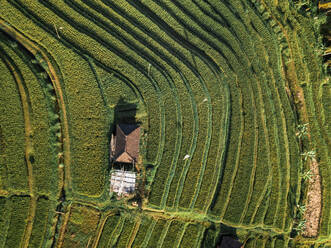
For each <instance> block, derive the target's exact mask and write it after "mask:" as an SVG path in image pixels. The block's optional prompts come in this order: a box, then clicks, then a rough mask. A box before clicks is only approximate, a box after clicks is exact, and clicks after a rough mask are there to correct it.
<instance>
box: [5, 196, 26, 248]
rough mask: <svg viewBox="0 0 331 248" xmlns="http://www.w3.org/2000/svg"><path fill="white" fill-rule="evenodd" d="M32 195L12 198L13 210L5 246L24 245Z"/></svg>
mask: <svg viewBox="0 0 331 248" xmlns="http://www.w3.org/2000/svg"><path fill="white" fill-rule="evenodd" d="M29 203H30V197H20V196H13V197H11V198H10V208H11V210H9V209H8V211H10V212H11V217H10V221H9V224H8V231H7V238H6V243H5V247H20V246H22V245H23V242H24V240H23V236H24V232H25V227H26V220H27V217H28V213H29Z"/></svg>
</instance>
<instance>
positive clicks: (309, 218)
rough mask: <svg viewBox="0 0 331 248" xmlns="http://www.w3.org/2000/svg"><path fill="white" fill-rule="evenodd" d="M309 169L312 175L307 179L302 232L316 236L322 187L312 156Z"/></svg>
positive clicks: (307, 235) (305, 234) (316, 164)
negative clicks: (304, 223) (304, 225)
mask: <svg viewBox="0 0 331 248" xmlns="http://www.w3.org/2000/svg"><path fill="white" fill-rule="evenodd" d="M310 170H311V172H312V174H313V175H312V177H311V180H310V181H309V186H308V193H307V203H306V211H305V215H304V219H305V220H306V227H305V230H304V232H303V236H305V237H316V236H317V235H318V227H319V220H320V215H321V208H322V201H321V200H322V199H321V198H322V197H321V196H322V189H321V177H320V175H319V171H318V163H317V161H316V159H314V158H313V159H312V160H311V163H310Z"/></svg>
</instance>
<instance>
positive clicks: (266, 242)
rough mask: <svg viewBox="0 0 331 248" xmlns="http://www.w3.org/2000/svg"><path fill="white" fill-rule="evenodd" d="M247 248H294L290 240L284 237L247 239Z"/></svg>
mask: <svg viewBox="0 0 331 248" xmlns="http://www.w3.org/2000/svg"><path fill="white" fill-rule="evenodd" d="M243 247H245V248H271V247H274V248H285V247H292V245H291V244H290V243H289V239H288V238H286V237H284V236H276V237H268V236H266V237H263V236H260V237H259V236H257V237H253V238H247V240H245V242H244V246H243Z"/></svg>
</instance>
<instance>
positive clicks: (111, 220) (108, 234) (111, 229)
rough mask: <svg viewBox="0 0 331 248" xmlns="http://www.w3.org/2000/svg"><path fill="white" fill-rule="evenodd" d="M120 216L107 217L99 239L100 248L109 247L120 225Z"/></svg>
mask: <svg viewBox="0 0 331 248" xmlns="http://www.w3.org/2000/svg"><path fill="white" fill-rule="evenodd" d="M120 219H121V217H120V216H119V215H111V216H109V217H107V219H106V221H105V224H104V226H103V229H102V233H101V236H100V239H99V243H98V247H107V246H108V244H109V242H110V240H111V238H112V236H113V235H114V233H115V232H116V228H117V226H118V225H119V223H120Z"/></svg>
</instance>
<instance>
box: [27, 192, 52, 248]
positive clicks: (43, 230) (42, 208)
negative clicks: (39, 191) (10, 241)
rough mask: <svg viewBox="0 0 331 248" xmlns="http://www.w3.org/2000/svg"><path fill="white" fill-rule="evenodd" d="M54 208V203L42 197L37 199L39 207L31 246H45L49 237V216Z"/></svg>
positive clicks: (30, 242) (34, 221)
mask: <svg viewBox="0 0 331 248" xmlns="http://www.w3.org/2000/svg"><path fill="white" fill-rule="evenodd" d="M52 208H54V203H52V202H51V201H49V200H47V199H44V198H40V199H38V201H37V209H36V213H35V218H34V220H33V225H32V232H31V236H30V240H29V247H34V248H37V247H43V246H44V245H45V243H46V242H47V239H48V238H50V237H49V219H50V218H49V216H50V215H51V213H52V210H51V209H52Z"/></svg>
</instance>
